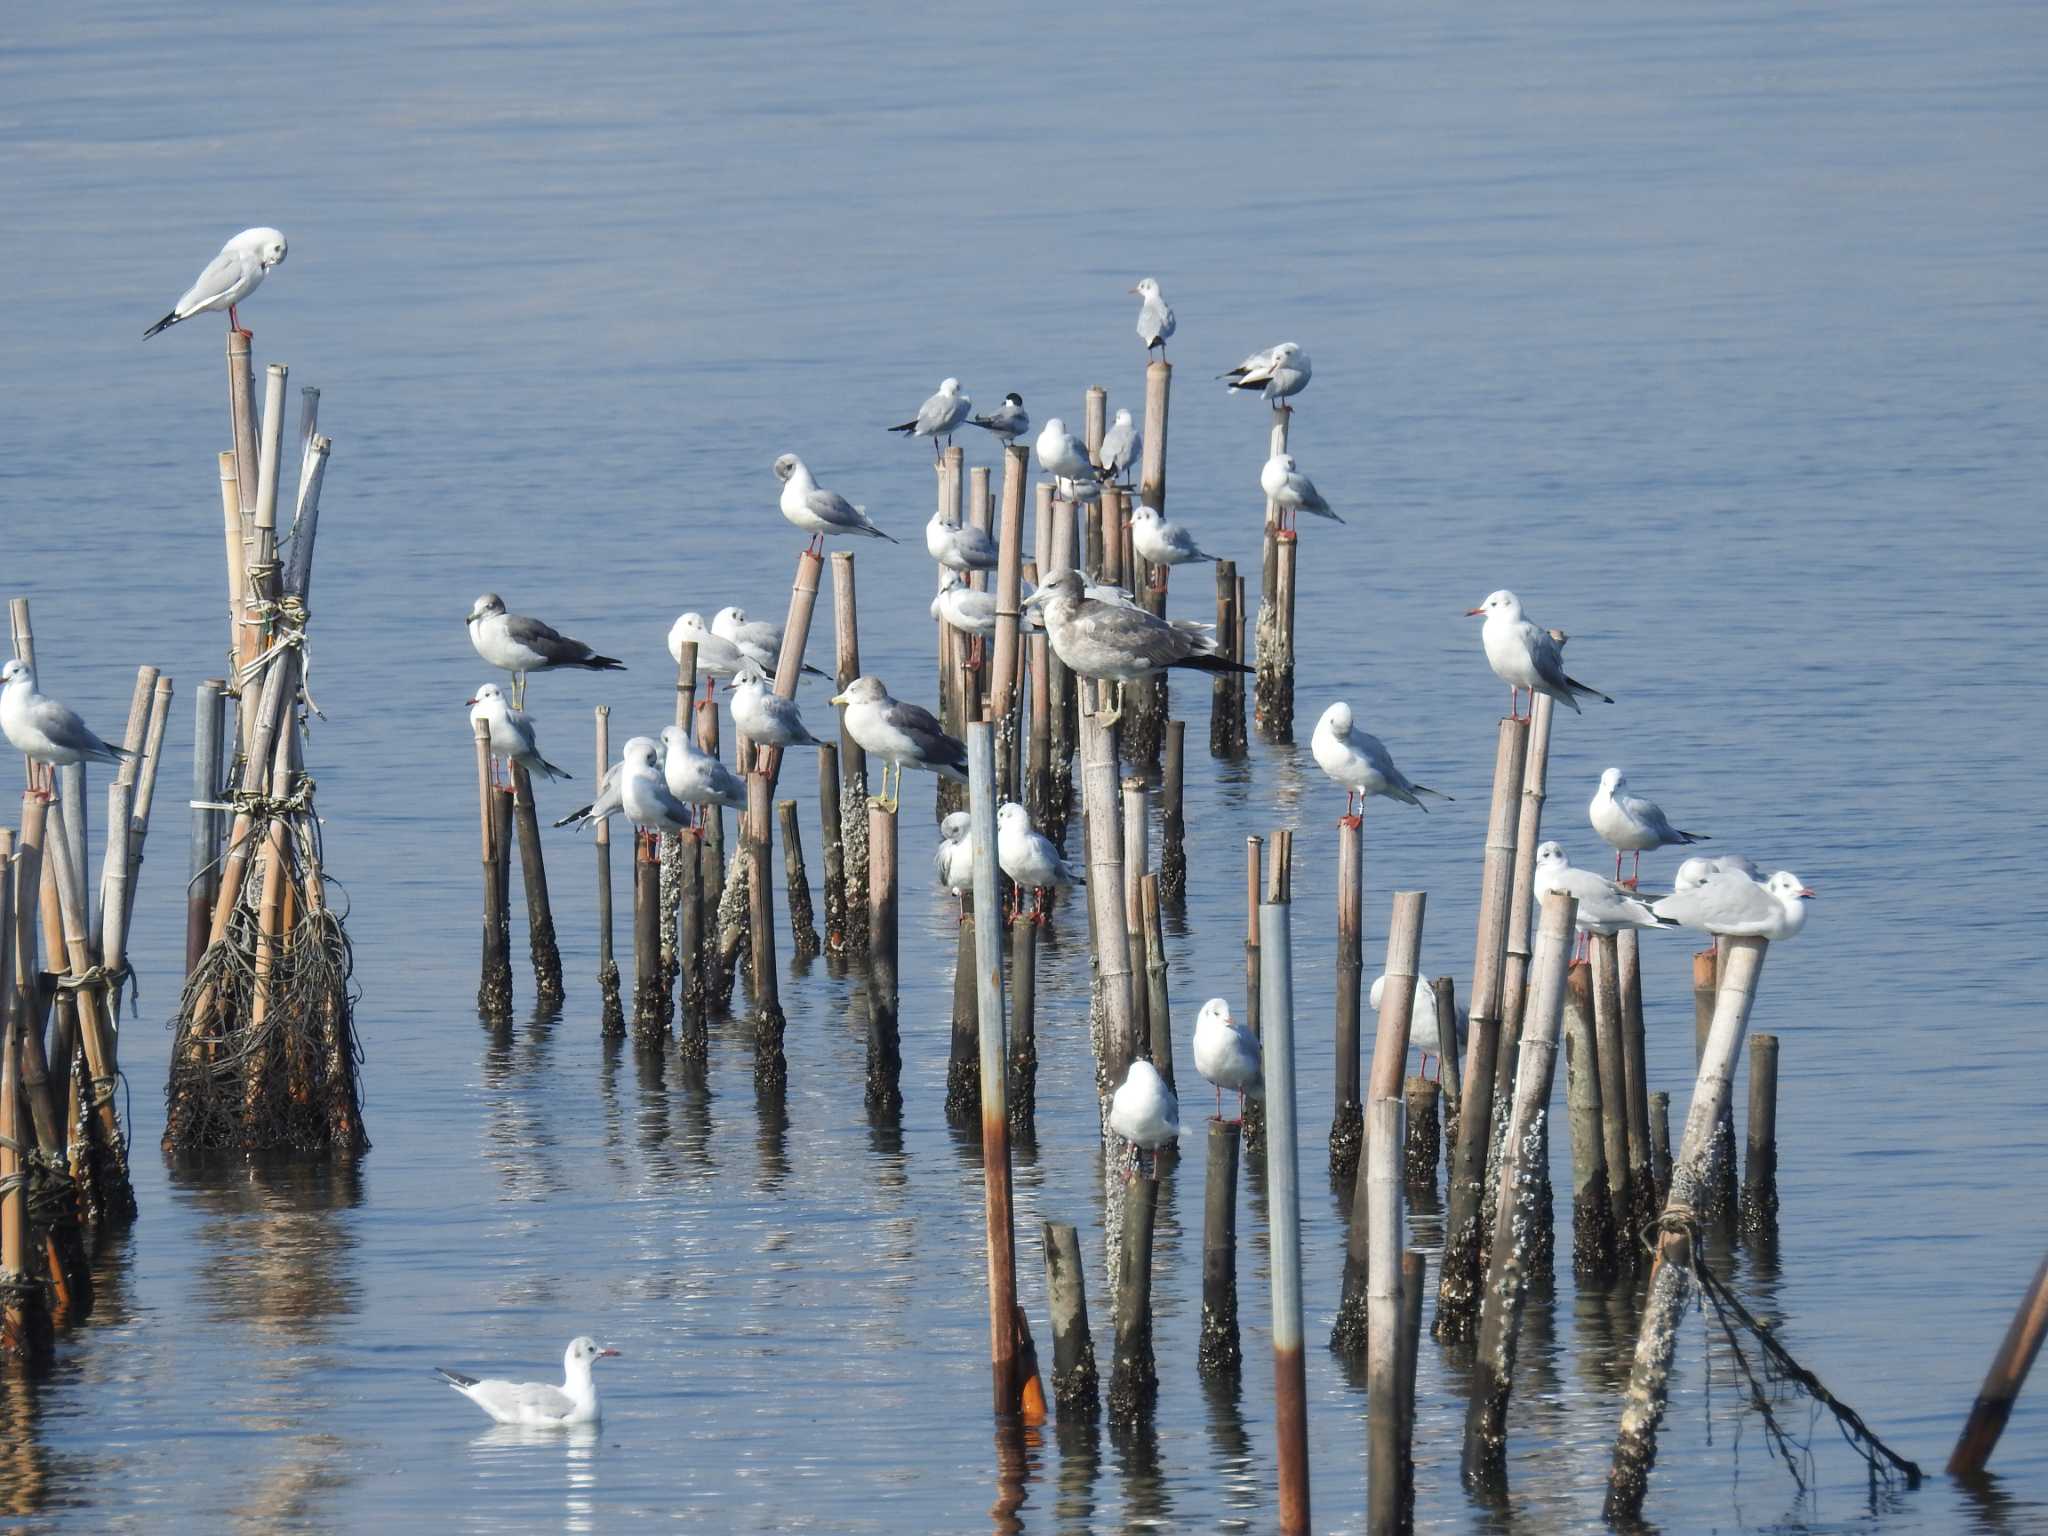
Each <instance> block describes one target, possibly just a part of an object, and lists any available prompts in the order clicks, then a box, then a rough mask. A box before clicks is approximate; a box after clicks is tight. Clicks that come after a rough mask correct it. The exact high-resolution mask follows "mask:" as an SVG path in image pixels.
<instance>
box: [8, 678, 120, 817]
mask: <svg viewBox="0 0 2048 1536" xmlns="http://www.w3.org/2000/svg"><path fill="white" fill-rule="evenodd" d="M0 734H4V735H5V736H6V737H7V739H8V741H9V742H10V743H12V744H13V746H14V750H15V751H17V752H19V753H21V754H22V755H23V756H24V757H26V758H28V759H29V760H30V761H31V762H33V763H38V764H40V765H41V766H42V770H43V782H42V783H41V784H40V785H37V784H35V783H33V782H31V783H30V786H29V787H30V788H31V789H38V790H40V792H41V793H42V795H43V797H44V798H45V799H48V798H49V797H50V795H51V794H52V793H53V792H54V790H55V788H56V770H57V769H58V768H62V767H68V766H69V765H71V764H72V763H85V762H93V763H119V762H122V761H125V760H126V759H128V758H131V757H133V756H134V755H135V754H134V753H132V752H130V751H129V750H128V749H127V748H126V747H117V746H114V745H112V744H111V743H109V742H105V741H102V740H100V738H99V737H97V736H95V735H94V734H93V733H92V732H91V731H90V730H89V729H87V727H86V724H85V722H84V721H83V720H81V719H79V718H78V715H77V714H76V713H75V712H74V711H73V710H71V709H70V708H69V707H67V706H66V705H63V704H59V703H58V702H57V701H56V700H55V699H52V698H48V697H46V696H44V695H43V694H41V693H38V692H37V691H36V674H35V670H34V669H33V668H32V667H30V666H29V664H28V663H27V662H25V661H19V660H16V661H10V662H8V663H7V665H6V666H5V667H0Z"/></svg>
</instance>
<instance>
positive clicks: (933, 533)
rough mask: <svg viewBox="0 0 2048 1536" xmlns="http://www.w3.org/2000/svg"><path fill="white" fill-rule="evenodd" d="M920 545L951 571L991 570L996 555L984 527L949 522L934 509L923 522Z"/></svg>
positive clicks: (997, 552)
mask: <svg viewBox="0 0 2048 1536" xmlns="http://www.w3.org/2000/svg"><path fill="white" fill-rule="evenodd" d="M924 547H925V552H926V553H927V554H929V555H930V556H931V557H932V558H933V559H934V560H936V561H938V562H939V564H941V565H943V566H945V567H946V568H947V569H948V570H953V571H992V570H994V569H995V568H996V563H997V561H998V559H999V558H1000V553H999V551H998V550H997V549H996V541H995V540H994V539H992V538H990V537H989V536H988V530H987V529H985V528H977V527H975V526H974V524H972V523H949V522H947V521H946V514H945V513H943V512H934V513H933V514H932V520H931V521H930V522H928V523H926V524H925V525H924Z"/></svg>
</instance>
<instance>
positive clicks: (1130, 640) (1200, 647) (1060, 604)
mask: <svg viewBox="0 0 2048 1536" xmlns="http://www.w3.org/2000/svg"><path fill="white" fill-rule="evenodd" d="M1026 606H1028V607H1034V608H1036V607H1043V608H1044V609H1045V630H1046V636H1047V638H1048V639H1049V640H1050V641H1051V644H1052V648H1053V650H1054V652H1055V653H1056V654H1057V655H1058V656H1059V659H1060V660H1061V661H1063V662H1065V663H1066V664H1067V666H1068V667H1070V668H1072V669H1073V670H1074V671H1076V672H1078V673H1080V674H1081V676H1083V677H1092V678H1095V679H1096V680H1097V681H1100V682H1113V683H1116V684H1117V685H1118V689H1117V704H1116V705H1115V706H1113V707H1112V708H1111V710H1110V712H1109V716H1108V718H1107V719H1106V720H1105V721H1104V723H1105V724H1111V723H1114V722H1115V720H1116V719H1117V718H1118V715H1119V714H1120V712H1121V704H1122V695H1123V689H1122V685H1123V684H1124V683H1128V682H1135V681H1136V680H1137V679H1139V678H1141V677H1150V676H1151V675H1152V674H1153V673H1154V672H1160V671H1164V670H1165V669H1166V668H1168V667H1188V668H1190V669H1192V670H1194V671H1197V672H1249V671H1251V668H1250V667H1247V666H1245V665H1244V664H1243V663H1242V662H1236V661H1232V660H1231V659H1230V658H1229V657H1227V656H1223V655H1221V654H1219V653H1218V651H1217V649H1216V641H1215V638H1214V637H1213V636H1211V635H1205V634H1202V633H1199V632H1196V631H1191V630H1187V629H1183V628H1181V627H1180V626H1179V625H1177V624H1170V623H1168V622H1167V621H1166V620H1165V619H1161V618H1155V617H1154V616H1153V615H1151V614H1149V613H1147V612H1146V611H1145V610H1144V609H1142V608H1137V607H1126V606H1124V605H1123V604H1121V603H1110V602H1104V601H1102V600H1101V599H1100V598H1094V597H1090V596H1088V595H1087V591H1086V588H1085V585H1084V583H1083V582H1082V580H1081V575H1080V573H1079V572H1078V571H1061V572H1060V573H1059V574H1058V575H1057V576H1054V577H1052V578H1051V579H1050V580H1049V581H1047V582H1046V583H1045V584H1044V585H1043V586H1041V587H1040V588H1039V589H1038V590H1037V591H1036V592H1034V593H1032V594H1031V596H1030V598H1029V600H1028V602H1027V604H1026Z"/></svg>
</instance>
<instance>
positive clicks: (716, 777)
mask: <svg viewBox="0 0 2048 1536" xmlns="http://www.w3.org/2000/svg"><path fill="white" fill-rule="evenodd" d="M661 744H662V747H663V749H664V751H663V753H662V761H661V783H662V788H663V789H665V790H667V791H668V793H669V794H670V795H671V796H672V797H673V798H674V799H675V801H676V802H677V803H678V804H679V805H681V806H682V807H683V808H684V812H685V818H686V820H688V821H689V822H691V823H692V824H695V823H696V822H699V821H701V820H702V819H703V818H702V817H701V816H700V815H698V814H696V811H697V810H699V809H701V808H702V807H704V806H710V805H725V806H731V807H732V808H733V809H735V810H740V809H744V808H745V806H746V803H747V786H746V784H745V782H744V781H743V780H742V779H741V778H740V776H739V775H738V774H736V773H734V772H733V771H732V770H731V769H730V768H728V767H726V766H725V764H724V763H722V762H720V761H719V760H718V759H717V758H715V757H713V756H712V755H711V754H710V753H709V752H706V751H705V750H704V749H703V748H702V747H700V746H698V745H697V743H696V742H694V741H692V740H690V733H689V732H688V731H686V730H684V729H683V728H682V727H681V726H680V725H665V726H663V727H662V728H661ZM663 830H664V831H670V832H672V831H674V830H675V828H673V827H667V828H664V829H663Z"/></svg>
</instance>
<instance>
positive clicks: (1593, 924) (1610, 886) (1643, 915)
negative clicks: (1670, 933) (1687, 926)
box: [1531, 842, 1678, 948]
mask: <svg viewBox="0 0 2048 1536" xmlns="http://www.w3.org/2000/svg"><path fill="white" fill-rule="evenodd" d="M1531 889H1533V890H1534V891H1535V893H1536V899H1537V900H1538V901H1539V902H1540V901H1542V900H1543V898H1544V897H1546V896H1548V895H1550V894H1551V892H1553V891H1563V892H1564V893H1565V894H1566V895H1567V896H1570V897H1572V898H1573V900H1575V901H1576V902H1577V903H1578V908H1577V912H1576V916H1575V917H1574V919H1573V926H1574V927H1576V928H1577V929H1578V931H1579V944H1580V947H1581V948H1583V947H1584V944H1585V939H1586V936H1587V935H1588V934H1600V935H1604V934H1611V933H1619V932H1621V930H1622V929H1624V928H1676V927H1677V926H1678V924H1676V923H1674V922H1671V921H1669V920H1668V919H1665V918H1661V917H1659V916H1657V914H1656V913H1655V912H1654V911H1652V910H1651V907H1650V904H1649V903H1648V902H1647V901H1645V900H1644V899H1643V898H1642V897H1640V896H1638V895H1637V894H1636V893H1635V892H1634V891H1632V890H1630V889H1628V887H1626V886H1623V885H1617V884H1616V883H1615V882H1614V881H1612V880H1609V879H1608V878H1607V877H1606V876H1605V875H1597V874H1595V873H1594V872H1593V871H1592V870H1590V869H1575V868H1573V867H1572V861H1571V859H1570V858H1569V857H1568V856H1567V855H1566V853H1565V851H1564V845H1563V844H1562V843H1558V842H1547V843H1544V844H1543V845H1542V846H1541V847H1539V848H1538V849H1537V850H1536V880H1535V884H1534V885H1533V886H1532V887H1531Z"/></svg>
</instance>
